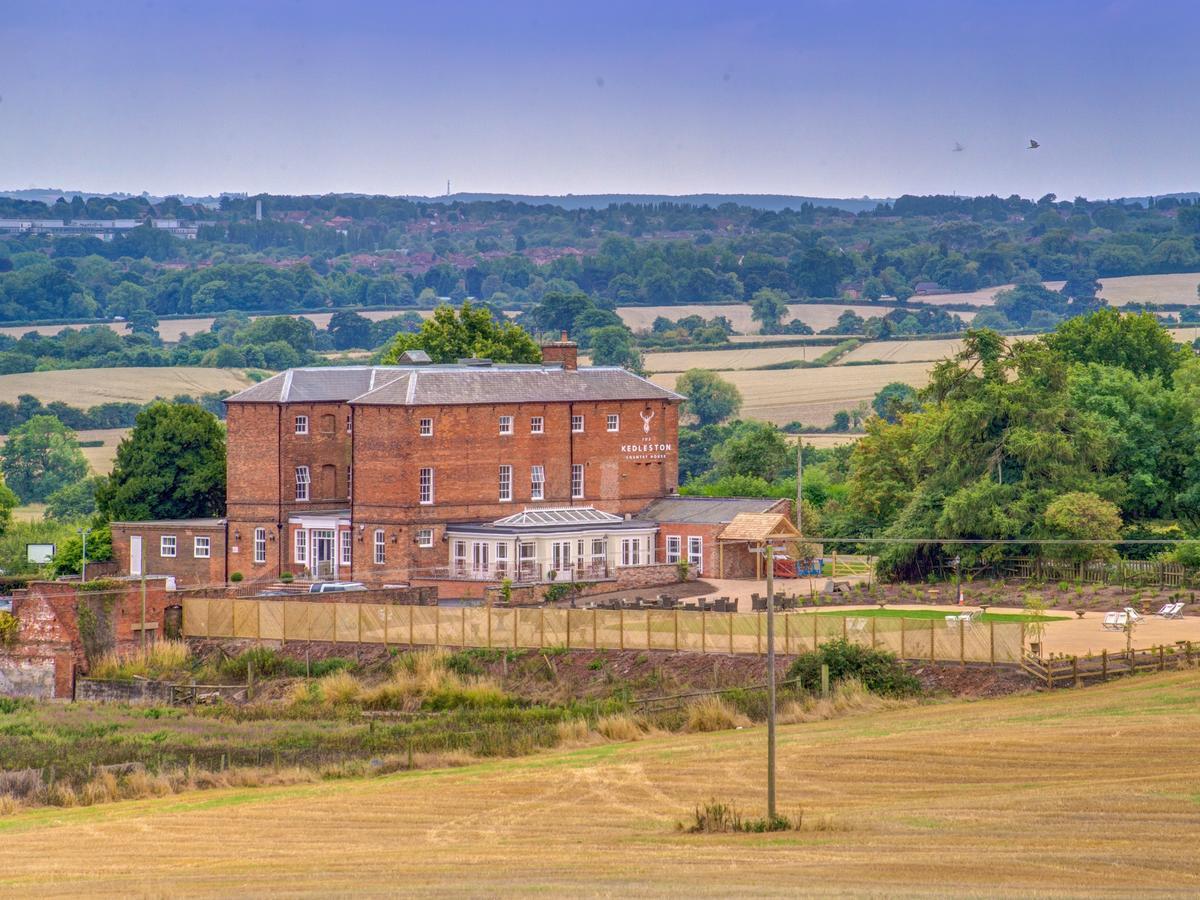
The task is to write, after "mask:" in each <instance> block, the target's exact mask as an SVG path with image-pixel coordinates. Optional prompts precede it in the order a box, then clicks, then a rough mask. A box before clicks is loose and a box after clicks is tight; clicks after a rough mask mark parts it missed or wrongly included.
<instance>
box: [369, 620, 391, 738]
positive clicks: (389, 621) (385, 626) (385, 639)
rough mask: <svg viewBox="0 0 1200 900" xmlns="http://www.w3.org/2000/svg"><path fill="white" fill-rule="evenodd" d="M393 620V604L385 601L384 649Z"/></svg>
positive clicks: (386, 646) (386, 645)
mask: <svg viewBox="0 0 1200 900" xmlns="http://www.w3.org/2000/svg"><path fill="white" fill-rule="evenodd" d="M391 621H392V605H391V604H390V603H385V604H384V606H383V649H384V650H386V649H387V648H388V628H389V626H390V625H391ZM371 721H374V719H372V720H371Z"/></svg>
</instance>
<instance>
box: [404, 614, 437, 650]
mask: <svg viewBox="0 0 1200 900" xmlns="http://www.w3.org/2000/svg"><path fill="white" fill-rule="evenodd" d="M413 610H414V607H412V606H410V607H409V608H408V649H409V650H411V649H412V648H413V614H414V613H413ZM433 612H434V615H437V607H436V606H435V607H434V608H433Z"/></svg>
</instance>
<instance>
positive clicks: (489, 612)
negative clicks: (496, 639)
mask: <svg viewBox="0 0 1200 900" xmlns="http://www.w3.org/2000/svg"><path fill="white" fill-rule="evenodd" d="M483 611H484V612H485V613H487V645H488V649H489V650H490V649H492V607H491V606H484V608H483Z"/></svg>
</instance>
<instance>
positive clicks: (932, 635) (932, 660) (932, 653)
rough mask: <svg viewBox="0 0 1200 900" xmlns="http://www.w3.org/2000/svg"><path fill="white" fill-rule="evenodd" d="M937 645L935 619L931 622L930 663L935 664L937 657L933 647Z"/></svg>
mask: <svg viewBox="0 0 1200 900" xmlns="http://www.w3.org/2000/svg"><path fill="white" fill-rule="evenodd" d="M936 643H937V635H935V634H934V633H933V619H930V620H929V661H930V662H934V660H936V659H937V656H936V655H935V654H934V652H933V645H934V644H936Z"/></svg>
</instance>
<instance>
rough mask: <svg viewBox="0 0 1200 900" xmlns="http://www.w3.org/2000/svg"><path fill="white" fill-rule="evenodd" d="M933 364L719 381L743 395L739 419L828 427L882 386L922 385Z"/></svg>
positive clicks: (669, 382) (660, 379) (741, 375)
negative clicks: (898, 383)
mask: <svg viewBox="0 0 1200 900" xmlns="http://www.w3.org/2000/svg"><path fill="white" fill-rule="evenodd" d="M931 367H932V363H919V362H911V363H893V364H889V365H882V366H850V367H836V366H833V367H826V368H821V369H783V370H768V371H738V372H725V373H723V374H722V377H723V378H725V379H726V380H727V381H731V382H733V383H734V384H735V385H737V387H738V389H739V390H740V391H741V392H742V398H743V403H742V417H743V418H751V419H765V420H767V421H769V422H775V423H776V424H779V425H783V424H786V423H788V422H791V421H794V420H799V421H801V422H803V423H804V424H806V425H817V426H826V425H830V424H832V422H833V414H834V413H835V412H837V411H838V410H839V409H849V408H850V407H853V406H855V405H857V404H858V403H859V401H861V400H866V401H868V402H870V401H871V400H873V399H874V398H875V394H876V393H878V392H879V389H880V388H882V387H883V386H884V385H885V384H889V383H891V382H893V381H903V382H905V383H906V384H911V385H912V386H913V387H917V388H919V387H924V386H925V384H926V382H927V381H928V380H929V370H930V368H931ZM675 379H676V376H675V375H673V374H666V373H664V374H659V375H654V376H652V378H651V380H652V381H653V382H654V383H655V384H661V385H662V386H664V387H667V388H673V387H674V386H675Z"/></svg>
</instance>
